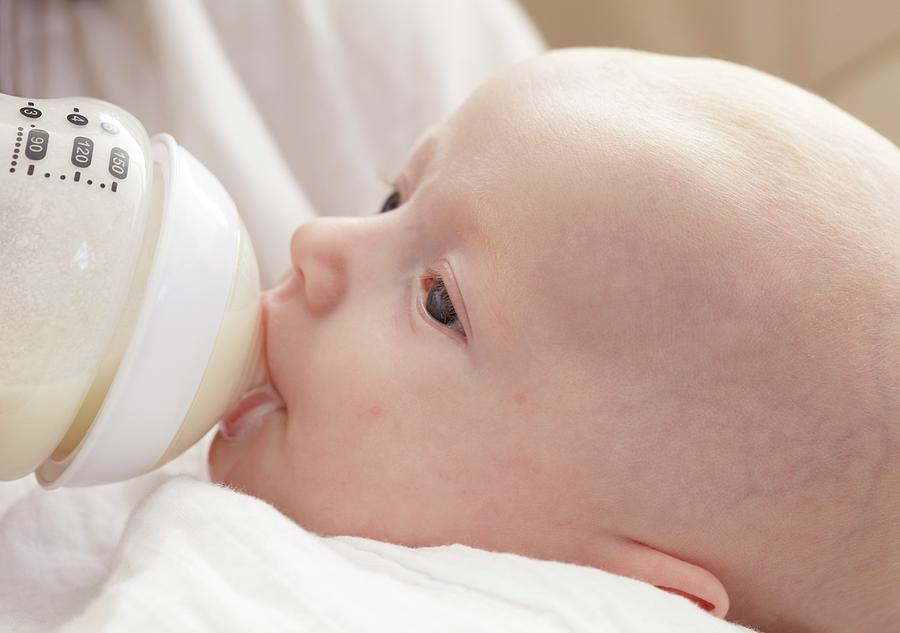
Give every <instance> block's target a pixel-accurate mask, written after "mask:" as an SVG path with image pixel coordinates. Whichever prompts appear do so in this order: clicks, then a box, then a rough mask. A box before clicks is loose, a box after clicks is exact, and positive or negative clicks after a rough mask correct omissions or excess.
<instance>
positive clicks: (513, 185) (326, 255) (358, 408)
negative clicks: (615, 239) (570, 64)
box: [210, 78, 641, 559]
mask: <svg viewBox="0 0 900 633" xmlns="http://www.w3.org/2000/svg"><path fill="white" fill-rule="evenodd" d="M521 82H522V79H521V78H519V79H516V80H515V81H513V82H512V83H508V82H507V83H500V84H491V85H488V86H487V87H486V88H484V89H483V90H482V91H481V92H479V93H477V94H476V95H475V96H474V97H473V98H471V99H470V100H469V101H468V102H467V103H466V104H465V105H464V106H463V107H462V109H461V110H460V111H458V112H457V113H456V115H455V116H454V117H452V118H451V119H450V120H449V121H448V122H447V123H446V124H445V125H444V126H442V127H440V128H438V129H434V130H432V131H430V132H429V133H427V134H426V135H424V136H423V137H422V139H421V140H420V142H419V143H418V144H417V145H416V147H415V148H414V150H413V151H412V153H411V155H410V157H409V160H408V162H407V164H406V165H405V167H404V169H403V171H402V173H401V175H400V176H399V178H398V179H397V181H396V193H395V195H394V196H393V197H392V198H391V199H389V200H388V201H387V202H386V204H385V206H384V207H383V208H382V209H381V211H382V212H379V206H380V201H373V208H372V209H370V210H369V211H367V212H366V214H365V216H366V217H340V218H320V219H316V220H314V221H311V222H309V223H307V224H305V225H304V226H302V227H301V228H300V229H299V230H298V231H297V232H296V233H295V234H294V236H293V239H292V242H291V255H292V259H293V263H294V266H295V270H294V273H293V274H291V275H290V276H289V278H288V279H286V280H285V281H284V282H283V283H282V284H281V285H280V286H279V287H277V288H275V289H274V290H272V291H271V292H269V293H267V294H266V296H265V298H264V303H265V308H266V310H265V312H266V316H267V353H268V363H269V371H270V378H271V383H272V385H273V386H274V387H275V388H276V389H277V390H278V392H279V393H280V394H281V395H282V397H283V399H284V401H285V404H286V410H285V411H282V412H276V413H273V414H271V415H269V416H268V418H267V420H266V422H265V424H263V425H262V427H261V428H260V430H259V432H258V433H257V434H256V435H254V436H252V437H251V438H249V439H246V440H244V441H224V439H223V438H222V437H218V438H217V439H216V441H215V443H214V445H213V447H212V449H211V453H210V466H211V475H212V477H213V478H214V479H215V480H217V481H220V482H223V483H226V484H228V485H230V486H233V487H235V488H239V489H241V490H243V491H246V492H248V493H250V494H253V495H255V496H257V497H260V498H262V499H265V500H267V501H269V502H271V503H272V504H274V505H275V506H277V507H278V508H279V509H280V510H281V511H282V512H284V513H285V514H287V515H288V516H290V517H292V518H294V519H295V520H296V521H297V522H298V523H300V524H301V525H303V526H304V527H306V528H307V529H309V530H312V531H315V532H318V533H320V534H326V535H332V534H352V535H360V536H366V537H371V538H375V539H381V540H386V541H391V542H395V543H402V544H407V545H416V546H419V545H437V544H443V543H450V542H462V543H468V544H472V545H480V546H482V547H488V548H491V547H495V548H497V549H505V550H510V549H515V550H518V551H525V552H529V553H531V554H534V555H543V556H546V557H552V558H562V559H575V558H577V557H578V555H579V554H578V552H577V550H576V545H577V543H576V540H575V539H570V538H569V537H567V536H566V534H567V533H568V532H572V531H575V530H580V529H581V528H582V527H583V526H582V525H580V523H581V522H592V521H593V520H594V518H593V517H589V516H588V515H587V514H586V513H585V511H586V508H588V507H590V504H593V503H595V502H596V500H595V499H592V489H593V486H592V485H591V481H590V479H589V478H586V477H585V473H587V472H589V471H591V470H592V468H593V464H595V463H596V461H597V460H598V459H599V458H600V457H601V454H602V451H601V452H598V448H599V446H598V443H597V440H598V439H600V435H601V434H603V433H605V431H602V430H601V429H598V428H597V427H596V424H595V419H594V417H593V416H592V415H590V411H591V410H592V407H594V403H593V400H594V399H595V398H596V396H597V391H596V389H594V388H593V387H592V385H594V384H595V382H594V381H595V380H596V378H597V376H596V375H593V374H590V373H589V372H588V371H586V368H585V366H584V361H585V359H586V358H587V357H590V356H591V355H593V354H594V352H592V351H591V348H593V347H594V346H595V344H596V341H597V340H598V339H597V337H598V332H597V331H596V329H595V328H593V327H592V324H593V322H594V321H595V320H596V319H598V318H600V316H601V315H602V314H609V315H612V314H615V313H618V314H621V313H622V312H623V310H624V309H625V308H626V307H627V306H623V305H622V304H620V305H607V302H606V301H605V300H604V299H603V298H602V297H600V295H598V294H597V293H596V292H595V289H596V288H598V287H600V286H608V287H610V288H613V287H620V286H621V284H623V283H625V281H626V278H627V277H628V276H629V275H630V273H629V272H628V270H627V269H628V268H629V267H631V266H632V265H633V264H631V263H630V261H629V262H628V263H626V261H625V260H624V259H623V258H628V259H629V260H630V258H631V257H632V254H631V253H628V252H626V247H625V246H622V245H619V246H617V247H616V249H617V250H616V252H615V253H609V252H608V250H609V249H608V247H607V246H604V244H605V243H607V242H608V240H607V239H605V238H603V237H602V236H601V235H599V234H598V231H597V229H598V225H597V222H596V220H589V219H587V218H586V214H589V213H591V212H592V211H593V210H594V209H595V208H596V203H597V198H596V186H595V183H593V182H591V181H590V180H585V179H584V177H583V171H582V169H580V168H579V169H573V166H580V167H584V166H585V162H591V163H592V164H594V165H596V167H597V168H598V169H600V168H602V169H607V167H601V165H600V163H598V162H597V157H596V156H591V155H590V154H588V153H586V152H585V150H584V149H583V147H582V145H583V141H582V140H581V139H580V136H581V134H580V130H579V129H577V128H574V129H571V130H567V132H566V135H567V136H569V137H571V140H572V142H570V143H567V142H560V139H559V133H560V130H559V129H558V128H557V125H564V124H565V122H564V121H560V120H558V119H555V118H554V117H552V116H550V115H551V114H553V112H554V110H558V111H559V112H565V111H566V110H568V109H569V108H571V104H566V103H564V102H559V103H556V102H554V101H553V100H552V98H551V99H550V101H548V102H543V103H534V102H531V101H529V100H528V99H524V100H523V99H522V97H521V94H520V93H519V92H518V91H519V89H521V88H523V87H524V86H523V85H522V83H521ZM563 141H565V139H563ZM598 249H602V250H606V251H607V255H608V256H610V257H613V258H614V259H615V261H616V271H615V273H614V274H613V275H610V274H609V271H608V272H607V273H602V272H600V271H598V269H597V268H596V266H595V264H596V261H597V258H596V255H595V254H594V253H595V252H596V251H597V250H598ZM637 265H638V267H640V265H641V264H640V263H638V264H637ZM598 276H605V277H606V279H605V280H604V281H602V282H599V283H598ZM587 289H591V290H590V291H589V292H587V291H586V290H587ZM628 305H633V299H632V300H630V302H629V304H628ZM604 336H611V337H612V339H613V340H614V343H613V345H614V346H616V347H619V348H624V347H625V346H627V341H626V340H624V338H623V337H628V336H629V335H628V334H627V333H625V332H618V333H613V332H607V333H605V334H604ZM597 353H599V354H611V353H615V351H614V350H612V349H606V350H605V351H599V352H597ZM592 364H596V363H592ZM619 379H620V378H619V377H616V376H609V377H607V379H606V380H607V381H609V380H612V381H613V383H614V382H616V381H618V380H619ZM613 383H610V382H607V385H608V386H610V387H611V385H612V384H613ZM603 444H604V445H605V446H606V448H605V449H604V451H609V450H610V444H609V443H608V442H603ZM612 452H615V449H613V450H612Z"/></svg>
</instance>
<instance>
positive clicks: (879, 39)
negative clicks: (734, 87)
mask: <svg viewBox="0 0 900 633" xmlns="http://www.w3.org/2000/svg"><path fill="white" fill-rule="evenodd" d="M519 1H520V3H521V5H522V6H523V7H524V8H525V9H526V11H528V13H529V14H530V15H531V17H532V19H533V20H534V21H535V23H536V25H537V26H538V28H539V29H540V31H541V33H542V35H543V36H544V38H545V39H546V40H547V44H548V45H549V46H550V47H554V48H557V47H563V46H619V47H625V48H637V49H642V50H649V51H655V52H659V53H669V54H673V55H687V56H704V57H718V58H721V59H727V60H730V61H733V62H737V63H740V64H744V65H746V66H752V67H753V68H758V69H759V70H763V71H765V72H768V73H771V74H773V75H776V76H778V77H781V78H783V79H786V80H788V81H791V82H793V83H795V84H797V85H799V86H802V87H803V88H806V89H807V90H809V91H811V92H814V93H816V94H819V95H821V96H823V97H825V98H826V99H828V100H829V101H831V102H832V103H834V104H836V105H838V106H840V107H841V108H843V109H844V110H847V111H848V112H850V113H851V114H853V115H854V116H856V117H858V118H859V119H861V120H862V121H864V122H866V123H867V124H868V125H870V126H871V127H873V128H875V129H876V130H877V131H878V132H880V133H881V134H883V135H884V136H886V137H888V138H889V139H891V140H892V141H893V142H894V143H895V144H897V145H900V1H898V0H519Z"/></svg>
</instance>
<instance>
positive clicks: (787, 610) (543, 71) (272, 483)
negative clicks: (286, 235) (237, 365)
mask: <svg viewBox="0 0 900 633" xmlns="http://www.w3.org/2000/svg"><path fill="white" fill-rule="evenodd" d="M820 139H821V140H820ZM845 145H846V147H847V149H846V154H844V153H841V152H839V151H837V150H836V149H835V148H836V147H838V148H840V147H843V146H845ZM848 161H849V162H848ZM847 165H865V168H864V169H863V168H858V169H857V168H855V167H854V168H853V169H849V168H848V167H847ZM854 170H855V171H854ZM898 174H900V159H898V158H897V152H896V148H894V147H893V146H892V145H890V144H889V143H887V142H886V141H884V139H881V138H880V137H878V136H877V135H875V134H874V133H872V131H871V130H868V128H865V127H864V126H862V125H861V124H859V123H858V122H856V121H855V120H853V119H851V118H850V117H848V116H847V115H845V114H843V113H841V112H840V111H838V110H837V109H835V108H831V107H830V106H828V105H827V104H825V103H824V102H821V101H820V100H817V99H815V98H813V97H811V96H810V95H809V94H807V93H804V92H802V91H800V90H798V89H796V88H794V87H792V86H789V85H787V84H784V83H782V82H778V81H776V80H774V79H772V78H771V77H768V76H765V75H762V74H759V73H755V72H753V71H749V70H747V69H742V68H740V67H736V66H732V65H729V64H724V63H718V62H714V61H709V60H687V59H679V58H669V57H663V56H654V55H649V54H639V53H633V52H628V51H615V50H613V51H600V50H575V51H560V52H555V53H551V54H548V55H544V56H541V57H538V58H536V59H535V60H532V61H531V62H528V63H526V64H522V65H518V66H515V67H512V68H511V69H509V70H507V71H505V72H504V73H502V74H501V75H499V76H498V77H497V78H495V79H493V80H492V81H490V82H488V83H487V84H485V85H484V86H483V87H482V88H480V89H479V90H478V91H476V92H475V93H474V94H473V95H472V97H470V98H469V99H468V100H467V101H466V103H464V104H463V106H462V107H461V108H460V109H459V110H458V111H457V112H456V113H455V114H454V115H453V116H452V117H450V118H449V119H448V120H447V121H446V122H445V123H444V124H443V125H441V126H440V127H439V128H436V129H435V130H432V131H430V132H429V133H428V134H426V135H424V136H423V138H422V139H420V142H419V143H418V144H417V145H416V147H415V148H414V151H413V152H412V154H411V157H410V160H409V161H408V163H407V165H406V167H405V168H404V170H403V172H402V174H401V175H400V177H399V178H398V180H397V185H396V187H397V190H398V192H399V193H400V195H401V200H402V205H401V206H399V207H398V208H397V209H395V210H392V211H390V212H387V213H383V214H376V211H377V210H378V209H377V208H373V209H372V210H371V211H369V212H367V213H366V214H365V217H327V218H319V219H316V220H314V221H311V222H308V223H307V224H305V225H304V226H302V227H301V228H300V229H299V230H297V232H296V233H295V234H294V236H293V239H292V242H291V256H292V259H293V264H294V270H293V271H292V273H291V274H289V275H288V276H287V278H286V279H285V280H284V281H283V282H282V283H281V285H279V286H278V287H277V288H275V289H273V290H272V291H270V292H268V293H266V294H265V296H264V298H263V301H264V306H265V314H266V319H267V327H268V336H267V355H268V363H269V372H270V379H271V384H272V385H273V386H274V388H275V389H276V390H277V391H278V392H279V393H280V394H281V396H282V397H283V399H284V402H285V406H286V409H283V410H280V411H276V412H273V413H270V414H268V415H266V416H265V420H264V423H263V424H262V425H261V426H260V427H259V428H258V429H257V432H255V433H251V434H249V436H248V437H246V438H243V439H242V440H240V441H227V440H225V439H224V438H223V437H221V436H219V437H217V438H216V440H215V441H214V442H213V445H212V447H211V449H210V455H209V458H210V475H211V477H212V479H213V480H214V481H217V482H220V483H223V484H225V485H229V486H231V487H233V488H235V489H238V490H241V491H243V492H246V493H248V494H251V495H254V496H257V497H259V498H261V499H264V500H266V501H268V502H270V503H272V504H273V505H274V506H276V507H277V508H278V509H279V510H280V511H281V512H283V513H284V514H285V515H287V516H289V517H291V518H292V519H294V520H295V521H296V522H297V523H299V524H300V525H302V526H304V527H305V528H306V529H308V530H311V531H313V532H316V533H319V534H322V535H338V534H349V535H357V536H365V537H369V538H374V539H380V540H384V541H389V542H394V543H400V544H404V545H409V546H428V545H440V544H447V543H457V542H459V543H465V544H468V545H472V546H476V547H481V548H484V549H493V550H499V551H511V552H517V553H520V554H525V555H529V556H533V557H537V558H546V559H554V560H563V561H569V562H576V563H581V564H585V565H593V566H596V567H599V568H602V569H606V570H608V571H611V572H614V573H619V574H622V575H627V576H631V577H634V578H638V579H640V580H643V581H645V582H648V583H651V584H654V585H657V586H660V587H665V588H667V589H668V590H671V591H673V592H674V593H680V594H682V595H686V596H688V597H690V598H691V599H693V600H695V602H697V604H698V605H701V606H704V608H708V609H709V610H711V611H712V612H713V613H714V614H715V615H717V616H719V617H725V615H726V613H728V612H729V604H730V605H731V612H730V613H729V617H730V618H733V619H734V620H735V621H740V622H744V623H748V624H751V625H753V626H757V627H759V628H761V629H763V630H765V631H766V632H767V633H771V632H777V631H791V630H803V629H802V627H804V626H808V627H812V628H814V629H815V630H817V631H838V630H854V631H869V630H872V631H875V630H885V629H884V626H880V625H881V624H882V623H889V622H894V621H895V620H894V619H889V618H896V617H900V613H897V612H896V609H894V610H893V611H892V612H890V613H889V612H888V611H886V609H887V607H883V606H881V605H894V604H896V595H894V596H893V598H891V596H888V595H881V596H874V597H873V592H877V591H879V590H881V591H884V588H885V587H896V586H898V585H900V560H898V557H897V556H892V555H887V554H886V552H885V551H884V550H885V543H890V542H893V543H895V544H896V543H897V542H898V540H900V537H898V534H897V526H898V525H900V501H898V500H897V496H896V494H894V495H893V496H892V495H890V494H889V491H890V490H894V491H896V490H898V489H900V475H898V467H897V464H898V462H900V457H898V456H900V451H898V448H897V435H898V432H897V429H896V425H895V424H894V423H890V422H888V417H889V416H888V413H887V412H896V411H897V410H898V407H897V406H896V405H897V404H898V403H897V402H896V396H895V395H893V391H888V392H885V391H884V390H882V391H878V385H891V384H893V385H896V384H898V378H900V371H898V368H900V357H898V355H897V354H894V353H893V352H894V350H895V349H896V344H897V342H898V341H900V324H898V320H897V318H896V315H898V314H900V298H898V297H897V296H894V295H896V294H897V293H894V295H887V294H886V292H887V291H886V290H885V289H887V288H893V287H895V286H896V283H895V281H894V282H891V281H890V279H889V278H888V277H886V276H885V275H886V273H885V272H884V271H888V272H890V271H892V270H893V271H896V270H900V254H898V248H897V245H898V244H900V235H898V234H900V231H898V230H897V223H896V222H893V223H891V222H890V221H889V216H888V214H880V215H879V214H877V213H864V212H863V211H865V210H867V209H882V208H887V207H886V206H885V204H886V203H885V197H888V198H892V199H893V200H894V201H895V202H896V200H898V199H900V184H898V177H897V175H898ZM875 182H877V183H878V184H877V185H875V184H872V183H875ZM838 183H839V185H840V186H838ZM832 184H833V186H832ZM895 207H896V204H894V207H892V208H895ZM859 210H862V211H859ZM854 212H856V213H857V216H856V217H854V218H853V220H852V222H846V223H845V222H842V221H840V218H842V217H844V216H843V215H842V214H850V213H854ZM836 218H837V219H836ZM850 227H854V228H850ZM861 242H864V243H865V247H860V243H861ZM432 273H438V274H439V275H440V276H441V277H442V278H443V280H444V283H445V287H446V295H447V297H448V298H449V300H450V301H452V304H453V306H454V307H455V310H456V312H457V316H458V319H459V321H458V322H451V323H441V322H439V320H438V319H437V318H436V317H435V316H434V314H435V312H434V308H433V307H432V309H431V312H429V309H428V302H427V299H428V297H429V291H430V290H431V289H432V283H433V280H432V277H433V274H432ZM438 294H439V295H440V294H441V293H438ZM831 298H835V299H834V300H832V299H831ZM889 315H894V316H890V318H888V316H889ZM443 316H444V317H446V313H444V315H443ZM882 317H884V318H882ZM879 319H881V320H879ZM823 324H824V325H823ZM876 332H877V333H878V336H876V335H875V334H873V333H876ZM869 341H874V342H875V343H877V344H878V345H879V346H880V347H878V348H877V349H874V350H873V349H872V348H871V347H868V346H867V345H868V342H869ZM888 341H892V342H893V343H892V347H890V348H887V347H885V344H886V342H888ZM875 343H873V344H875ZM873 359H877V360H879V361H883V362H882V363H881V364H877V365H876V364H875V361H874V360H873ZM886 394H887V395H886ZM888 397H890V398H892V400H891V401H890V402H888V403H887V404H884V405H882V404H880V403H882V402H886V401H887V398H888ZM880 411H885V417H884V418H883V419H881V418H876V417H873V416H874V415H875V414H874V413H873V414H871V416H870V417H866V418H865V419H861V416H862V415H863V414H862V413H861V412H866V413H867V415H868V412H880ZM890 415H895V413H891V414H890ZM891 424H894V426H891ZM848 456H852V458H848ZM863 492H865V494H863ZM836 565H840V568H841V570H842V572H841V573H842V574H843V576H842V582H841V583H834V582H833V581H831V580H830V579H829V578H828V573H827V570H828V569H832V568H835V566H836ZM886 578H893V579H896V582H893V581H891V582H888V581H887V580H886ZM843 580H846V582H847V584H844V582H843ZM848 587H850V589H848ZM726 588H727V591H726ZM879 588H880V589H879ZM892 600H893V601H892ZM864 605H879V607H878V608H865V607H864ZM892 608H893V607H892ZM866 618H867V619H866ZM864 620H865V621H864ZM879 626H880V628H879ZM885 626H888V624H885ZM848 627H849V628H848Z"/></svg>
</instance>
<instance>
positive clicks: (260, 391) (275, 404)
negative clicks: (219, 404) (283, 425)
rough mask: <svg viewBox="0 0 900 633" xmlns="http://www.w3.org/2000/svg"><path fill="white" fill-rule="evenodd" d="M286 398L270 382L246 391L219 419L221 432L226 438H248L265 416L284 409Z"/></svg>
mask: <svg viewBox="0 0 900 633" xmlns="http://www.w3.org/2000/svg"><path fill="white" fill-rule="evenodd" d="M284 408H285V404H284V400H282V399H281V396H279V395H278V392H277V391H275V389H274V388H273V387H272V385H270V384H266V385H263V386H262V387H258V388H256V389H252V390H250V391H248V392H247V393H245V394H244V395H243V396H242V397H241V399H240V400H238V403H237V404H236V405H235V406H234V408H232V409H231V410H230V411H229V412H228V413H226V414H225V416H224V417H223V418H222V419H221V420H219V434H220V435H222V437H224V438H225V439H226V440H235V441H236V440H241V439H246V437H247V436H248V435H249V433H250V432H251V431H253V430H254V429H256V428H257V427H258V426H259V423H260V422H261V421H262V419H263V416H265V415H266V414H267V413H270V412H272V411H277V410H278V409H284Z"/></svg>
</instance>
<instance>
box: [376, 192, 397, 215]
mask: <svg viewBox="0 0 900 633" xmlns="http://www.w3.org/2000/svg"><path fill="white" fill-rule="evenodd" d="M401 204H403V202H402V201H401V200H400V193H399V192H397V191H393V192H391V195H389V196H388V197H387V199H386V200H385V201H384V204H382V205H381V211H379V212H378V213H384V212H385V211H393V210H394V209H396V208H397V207H399V206H400V205H401Z"/></svg>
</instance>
